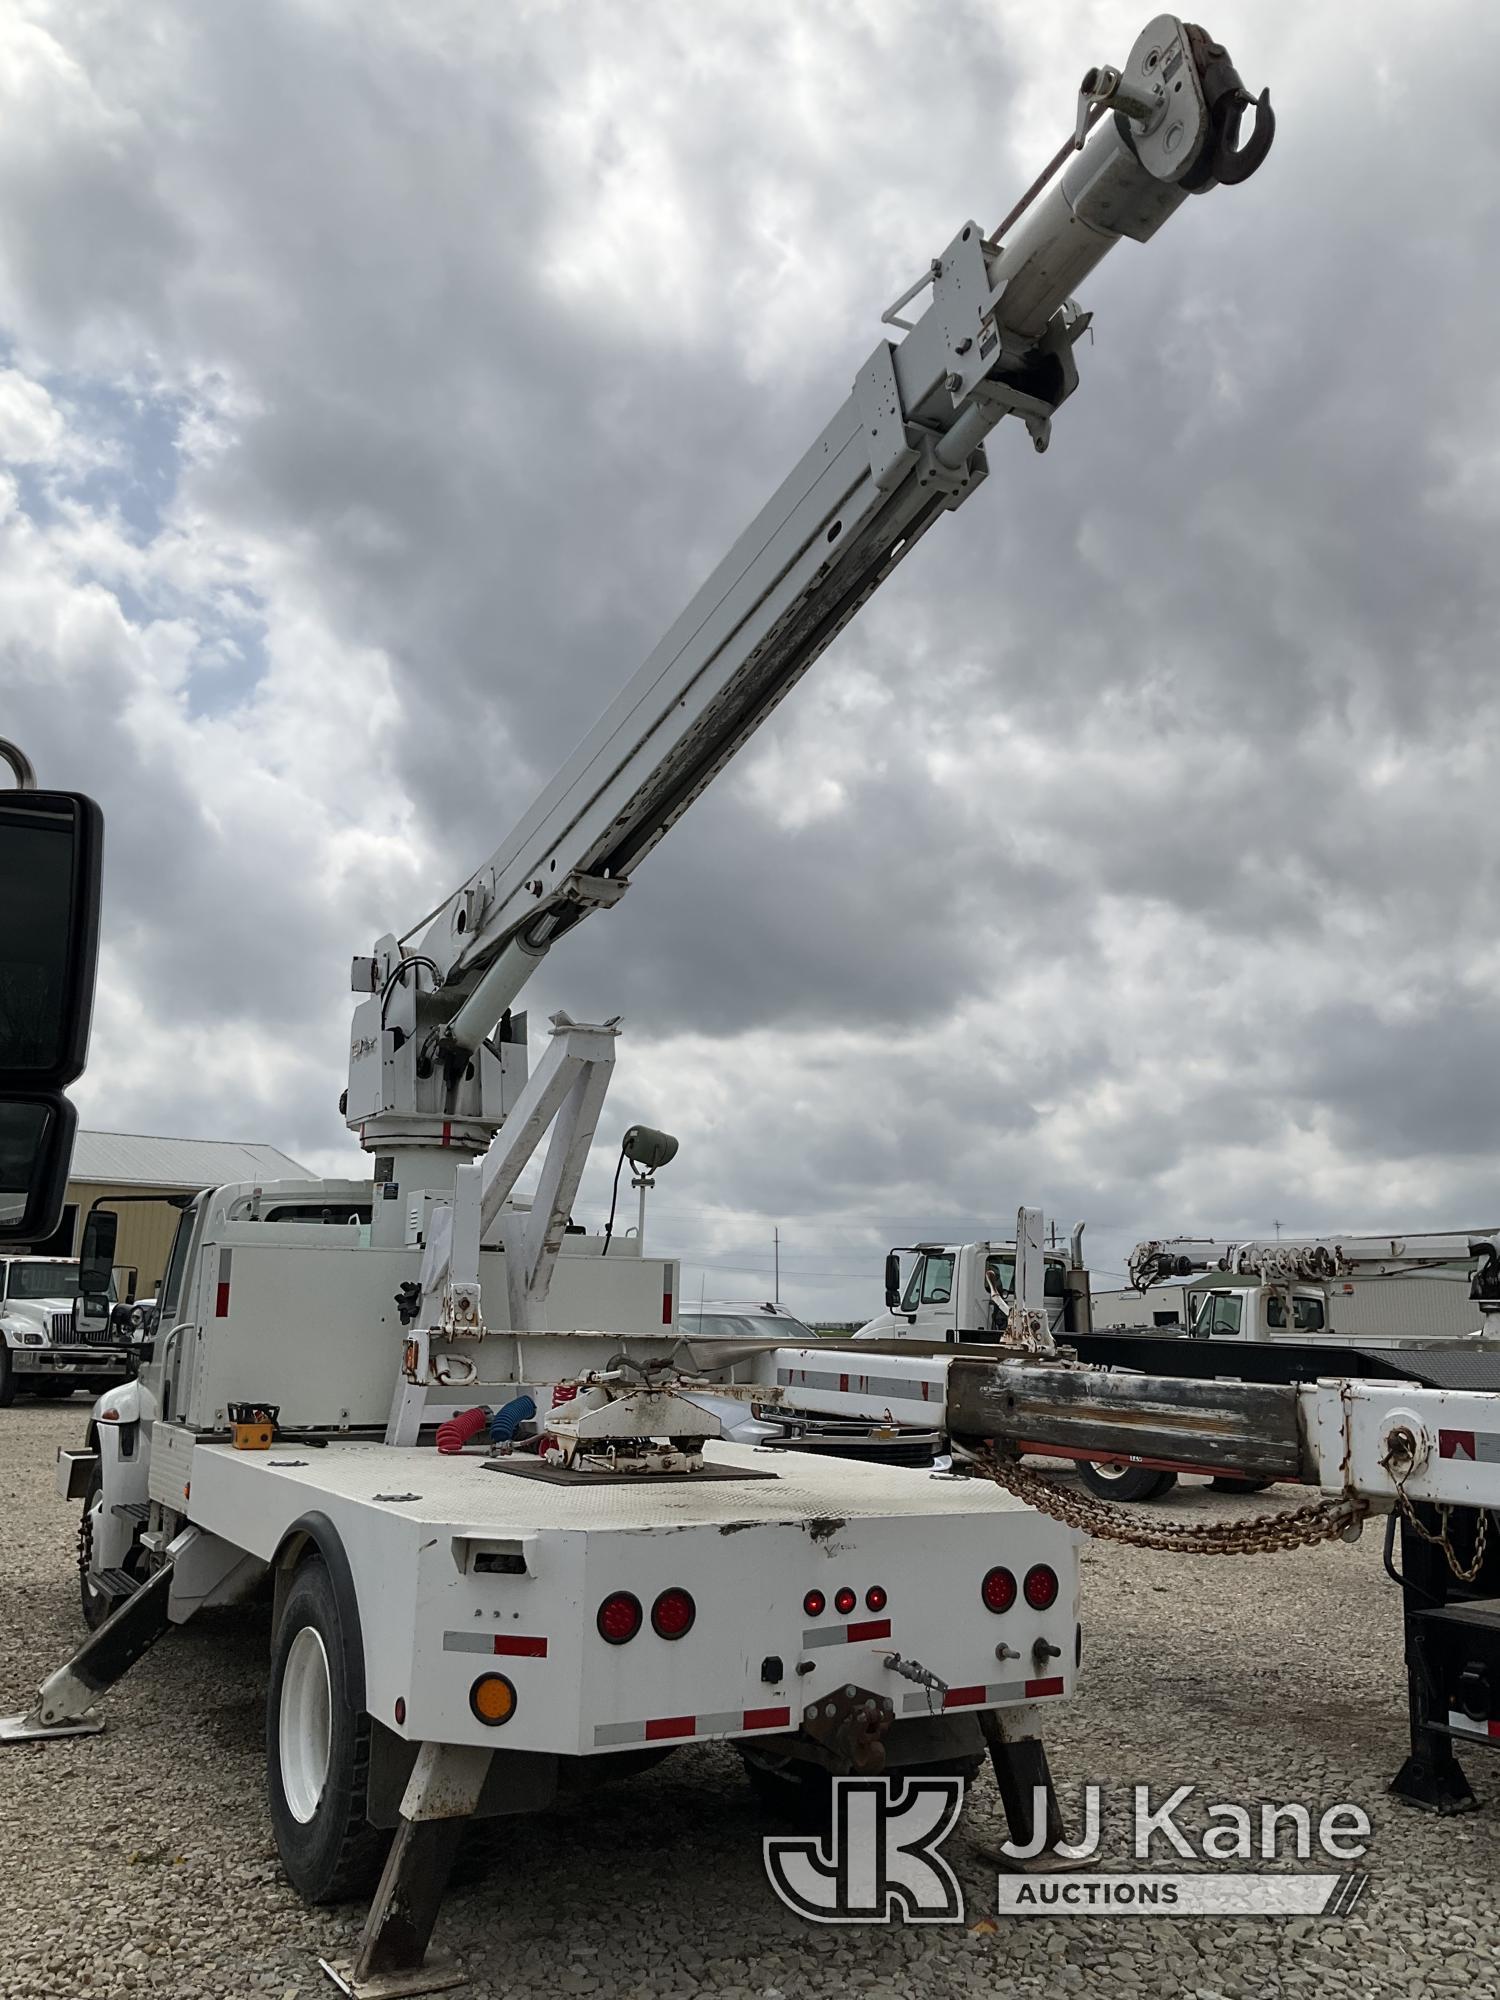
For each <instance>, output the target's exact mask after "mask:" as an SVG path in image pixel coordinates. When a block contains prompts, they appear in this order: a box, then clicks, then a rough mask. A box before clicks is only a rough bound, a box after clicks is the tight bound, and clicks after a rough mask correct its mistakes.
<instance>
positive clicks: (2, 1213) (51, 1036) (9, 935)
mask: <svg viewBox="0 0 1500 2000" xmlns="http://www.w3.org/2000/svg"><path fill="white" fill-rule="evenodd" d="M0 754H3V755H4V756H5V761H7V762H9V763H10V764H11V765H12V768H14V769H15V770H16V772H17V775H18V776H20V777H21V778H22V782H23V784H24V783H25V782H27V780H28V779H29V776H30V771H29V766H26V765H25V764H24V760H21V761H20V762H18V761H17V759H16V756H15V755H14V754H12V751H11V746H10V745H8V744H0ZM103 861H104V815H103V814H102V813H101V812H100V810H99V808H98V806H97V805H95V803H94V801H93V800H92V799H90V798H85V797H84V795H83V794H82V793H81V792H38V791H28V790H20V791H5V792H0V1246H3V1245H5V1244H11V1243H30V1242H36V1241H39V1240H40V1239H42V1238H44V1237H47V1236H50V1235H52V1233H53V1232H54V1231H55V1230H56V1228H57V1225H58V1223H59V1222H60V1221H61V1220H62V1211H63V1197H64V1193H65V1191H66V1188H67V1180H68V1168H69V1166H70V1164H71V1162H72V1157H73V1135H74V1133H75V1131H76V1130H77V1125H78V1116H77V1113H76V1112H75V1111H74V1109H73V1106H72V1105H71V1104H70V1103H69V1102H68V1101H67V1099H66V1098H65V1097H63V1096H62V1094H61V1093H62V1091H63V1090H64V1089H65V1088H66V1087H67V1085H68V1084H70V1083H72V1081H73V1080H74V1078H75V1077H77V1076H80V1075H81V1074H82V1072H83V1066H84V1062H85V1059H86V1058H87V1055H88V1045H89V1025H90V1022H91V1021H92V1018H93V1011H94V981H95V977H96V975H97V971H98V963H99V894H100V882H101V878H102V873H103Z"/></svg>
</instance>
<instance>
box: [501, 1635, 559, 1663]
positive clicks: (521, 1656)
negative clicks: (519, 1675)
mask: <svg viewBox="0 0 1500 2000" xmlns="http://www.w3.org/2000/svg"><path fill="white" fill-rule="evenodd" d="M495 1651H496V1652H497V1653H509V1654H510V1655H511V1657H512V1658H513V1659H518V1660H545V1659H546V1657H547V1641H546V1640H545V1639H525V1638H522V1636H521V1635H520V1633H510V1632H497V1633H496V1634H495Z"/></svg>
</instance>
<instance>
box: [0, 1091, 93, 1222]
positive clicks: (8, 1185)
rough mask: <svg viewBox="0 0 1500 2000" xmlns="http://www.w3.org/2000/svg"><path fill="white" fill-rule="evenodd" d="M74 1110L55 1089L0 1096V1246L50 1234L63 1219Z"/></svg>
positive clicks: (75, 1113)
mask: <svg viewBox="0 0 1500 2000" xmlns="http://www.w3.org/2000/svg"><path fill="white" fill-rule="evenodd" d="M77 1128H78V1113H77V1112H76V1111H75V1110H74V1109H73V1107H72V1105H71V1104H70V1103H69V1102H68V1100H67V1098H65V1097H64V1096H62V1095H61V1093H60V1092H58V1091H55V1090H53V1091H46V1092H43V1093H38V1094H35V1095H33V1094H31V1093H27V1094H26V1095H25V1096H9V1097H0V1244H4V1243H31V1242H37V1241H40V1240H41V1239H42V1238H43V1237H46V1236H50V1235H51V1234H52V1232H53V1230H54V1229H56V1227H57V1225H58V1223H59V1221H60V1220H61V1218H62V1212H63V1197H64V1195H65V1193H66V1191H67V1185H68V1169H69V1167H70V1166H71V1165H72V1161H73V1135H74V1133H75V1131H76V1130H77Z"/></svg>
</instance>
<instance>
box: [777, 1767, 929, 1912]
mask: <svg viewBox="0 0 1500 2000" xmlns="http://www.w3.org/2000/svg"><path fill="white" fill-rule="evenodd" d="M963 1801H964V1786H963V1780H962V1778H907V1779H905V1780H904V1781H903V1780H902V1779H901V1778H899V1777H895V1778H890V1777H881V1778H836V1779H835V1780H834V1784H833V1824H832V1827H831V1828H830V1830H829V1832H828V1834H827V1836H826V1837H814V1838H805V1837H799V1836H794V1835H778V1834H772V1835H768V1836H767V1838H766V1840H765V1841H764V1843H763V1852H764V1855H765V1863H766V1874H767V1875H768V1876H769V1877H770V1881H771V1887H772V1888H773V1889H774V1890H775V1891H776V1893H777V1895H778V1896H779V1897H780V1898H781V1900H782V1902H783V1903H785V1904H786V1906H787V1908H788V1909H789V1910H795V1911H796V1912H797V1915H798V1916H799V1917H807V1918H809V1919H810V1920H811V1921H812V1922H813V1923H815V1924H889V1923H895V1922H901V1923H906V1924H957V1923H962V1922H963V1915H964V1894H963V1890H962V1889H961V1888H960V1887H959V1885H958V1878H957V1876H956V1875H955V1874H954V1873H953V1870H952V1869H951V1868H950V1867H949V1866H948V1864H947V1862H946V1861H945V1860H944V1859H943V1857H942V1855H941V1854H939V1853H938V1849H939V1848H940V1847H941V1846H942V1844H943V1842H944V1841H945V1840H946V1839H947V1837H948V1835H949V1834H950V1833H951V1832H952V1831H953V1827H954V1824H955V1822H956V1821H957V1819H958V1815H959V1811H960V1809H961V1807H962V1805H963Z"/></svg>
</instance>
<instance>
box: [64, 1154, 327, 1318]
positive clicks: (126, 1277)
mask: <svg viewBox="0 0 1500 2000" xmlns="http://www.w3.org/2000/svg"><path fill="white" fill-rule="evenodd" d="M312 1178H313V1175H312V1173H311V1172H310V1171H309V1170H308V1168H306V1167H304V1166H301V1165H299V1163H298V1162H297V1161H296V1160H293V1159H289V1158H288V1157H287V1155H286V1154H285V1153H283V1152H280V1151H278V1150H277V1148H276V1147H275V1146H260V1145H247V1144H243V1143H241V1142H240V1141H239V1140H235V1139H162V1138H157V1137H155V1136H153V1135H149V1134H147V1133H143V1132H80V1133H79V1134H78V1137H77V1139H76V1141H75V1142H74V1146H73V1165H72V1171H71V1173H70V1174H69V1177H68V1194H67V1206H66V1208H65V1209H64V1210H63V1219H62V1222H61V1224H60V1226H59V1228H58V1231H57V1234H56V1235H55V1236H51V1237H49V1238H48V1239H47V1241H46V1242H45V1243H37V1244H34V1245H33V1246H32V1248H33V1249H34V1250H35V1251H37V1252H39V1253H41V1254H43V1255H47V1256H54V1257H76V1256H77V1255H78V1244H79V1238H80V1236H81V1235H82V1232H83V1222H84V1217H85V1216H86V1215H87V1214H88V1212H89V1210H90V1208H91V1207H92V1206H93V1204H94V1203H95V1202H96V1201H97V1200H98V1199H99V1197H100V1196H101V1195H128V1196H130V1197H131V1199H130V1200H128V1201H125V1202H122V1203H121V1205H120V1208H119V1217H120V1234H119V1239H118V1246H117V1249H116V1252H115V1267H116V1270H117V1272H118V1274H119V1281H120V1291H121V1296H122V1297H132V1298H134V1297H140V1298H149V1297H151V1295H152V1294H153V1293H154V1292H155V1290H156V1288H157V1286H158V1284H159V1283H160V1282H161V1276H162V1273H163V1271H164V1270H165V1269H166V1263H167V1252H168V1251H169V1250H170V1249H171V1247H172V1235H173V1232H174V1230H175V1229H176V1227H177V1216H178V1209H177V1207H176V1205H175V1204H174V1201H173V1199H172V1198H173V1197H174V1196H178V1197H180V1196H182V1195H192V1194H197V1193H198V1191H199V1189H200V1188H206V1187H217V1186H220V1185H221V1184H223V1183H224V1182H226V1181H261V1180H265V1181H272V1180H275V1181H291V1180H311V1179H312ZM143 1196H144V1197H148V1198H147V1199H141V1198H140V1197H143ZM151 1196H159V1197H160V1199H159V1200H152V1199H149V1197H151Z"/></svg>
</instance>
